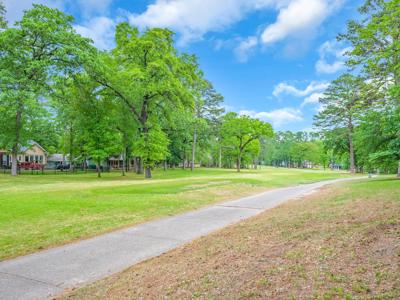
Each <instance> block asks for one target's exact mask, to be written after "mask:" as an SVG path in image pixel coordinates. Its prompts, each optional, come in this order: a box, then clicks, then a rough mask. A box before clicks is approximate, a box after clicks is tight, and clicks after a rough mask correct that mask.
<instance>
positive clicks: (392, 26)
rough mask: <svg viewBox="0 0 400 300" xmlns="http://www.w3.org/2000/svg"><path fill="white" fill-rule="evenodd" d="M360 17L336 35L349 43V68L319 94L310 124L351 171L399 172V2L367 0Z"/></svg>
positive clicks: (399, 174)
mask: <svg viewBox="0 0 400 300" xmlns="http://www.w3.org/2000/svg"><path fill="white" fill-rule="evenodd" d="M360 13H361V15H362V17H361V21H350V22H349V23H348V30H347V32H346V33H345V34H341V35H339V37H338V38H339V40H342V41H346V42H348V43H349V44H351V46H352V47H351V50H350V51H348V53H347V57H348V61H347V65H348V67H349V72H348V73H346V74H343V75H342V76H340V77H339V78H337V79H336V80H334V81H333V82H332V83H331V85H330V87H329V88H328V89H327V90H326V92H325V94H324V96H323V97H322V98H321V99H320V103H321V105H322V110H321V112H320V113H319V114H318V115H317V116H315V125H316V126H317V127H318V128H320V129H321V133H322V135H323V138H324V142H325V145H326V147H327V148H329V149H332V150H333V152H334V153H335V154H336V155H342V156H343V155H345V156H347V157H348V159H349V168H350V171H351V172H353V173H354V172H356V171H357V170H368V171H371V170H373V169H383V170H386V171H388V172H390V171H393V170H395V169H396V167H397V174H398V176H399V177H400V6H399V1H397V0H391V1H384V0H368V1H367V2H366V3H365V5H363V6H362V7H361V8H360Z"/></svg>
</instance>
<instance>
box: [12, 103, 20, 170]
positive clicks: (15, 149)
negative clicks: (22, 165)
mask: <svg viewBox="0 0 400 300" xmlns="http://www.w3.org/2000/svg"><path fill="white" fill-rule="evenodd" d="M21 120H22V107H21V103H20V105H19V106H18V110H17V114H16V116H15V141H14V145H13V147H12V150H11V159H12V162H11V175H12V176H17V173H18V146H19V139H20V134H21V133H20V131H21Z"/></svg>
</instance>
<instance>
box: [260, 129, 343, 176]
mask: <svg viewBox="0 0 400 300" xmlns="http://www.w3.org/2000/svg"><path fill="white" fill-rule="evenodd" d="M261 149H262V151H261V155H260V157H261V159H262V161H263V162H264V163H265V164H267V165H271V166H276V167H288V168H305V167H306V168H313V167H317V166H321V167H323V168H324V169H325V168H327V167H328V166H330V167H334V166H335V165H339V164H340V163H341V161H340V160H339V159H338V158H337V157H335V156H334V155H333V153H332V152H331V151H329V150H327V149H325V147H324V144H323V142H322V141H321V139H320V137H319V134H317V133H313V132H302V131H299V132H296V133H293V132H291V131H285V132H277V133H276V134H275V136H274V137H272V138H268V139H262V146H261Z"/></svg>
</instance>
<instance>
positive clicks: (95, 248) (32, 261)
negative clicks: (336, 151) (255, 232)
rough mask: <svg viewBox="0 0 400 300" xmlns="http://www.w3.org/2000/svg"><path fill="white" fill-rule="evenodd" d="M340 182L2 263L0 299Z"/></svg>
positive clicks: (88, 276)
mask: <svg viewBox="0 0 400 300" xmlns="http://www.w3.org/2000/svg"><path fill="white" fill-rule="evenodd" d="M353 179H360V177H358V178H346V179H336V180H329V181H322V182H316V183H312V184H304V185H298V186H294V187H288V188H280V189H274V190H271V191H267V192H264V193H261V194H258V195H255V196H250V197H246V198H242V199H239V200H234V201H229V202H224V203H220V204H216V205H213V206H209V207H206V208H203V209H199V210H196V211H192V212H189V213H185V214H181V215H176V216H173V217H168V218H164V219H161V220H156V221H152V222H148V223H144V224H141V225H137V226H134V227H130V228H127V229H123V230H119V231H115V232H112V233H108V234H104V235H101V236H97V237H94V238H91V239H87V240H83V241H80V242H76V243H72V244H69V245H65V246H61V247H57V248H52V249H49V250H45V251H41V252H38V253H33V254H30V255H27V256H22V257H18V258H15V259H12V260H7V261H4V262H1V263H0V299H2V300H8V299H46V298H51V297H52V296H53V297H54V296H55V295H57V294H59V293H61V292H63V291H64V290H65V289H67V288H72V287H76V286H82V285H84V284H87V283H90V282H93V281H95V280H98V279H100V278H103V277H105V276H108V275H110V274H113V273H116V272H119V271H122V270H124V269H125V268H127V267H129V266H132V265H134V264H135V263H138V262H139V261H142V260H144V259H147V258H151V257H154V256H157V255H160V254H162V253H164V252H166V251H168V250H171V249H173V248H175V247H178V246H180V245H183V244H185V243H187V242H189V241H191V240H193V239H195V238H198V237H201V236H203V235H206V234H208V233H210V232H212V231H215V230H217V229H220V228H223V227H225V226H227V225H230V224H233V223H236V222H239V221H241V220H244V219H246V218H249V217H251V216H254V215H257V214H259V213H261V212H263V211H265V210H267V209H270V208H272V207H275V206H277V205H279V204H281V203H283V202H285V201H288V200H290V199H294V198H297V197H301V196H304V195H306V194H308V193H310V192H312V191H313V190H315V189H318V188H320V187H322V186H325V185H328V184H332V183H336V182H341V181H347V180H353Z"/></svg>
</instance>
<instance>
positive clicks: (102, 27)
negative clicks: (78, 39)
mask: <svg viewBox="0 0 400 300" xmlns="http://www.w3.org/2000/svg"><path fill="white" fill-rule="evenodd" d="M115 26H116V22H115V21H114V20H112V19H110V18H107V17H95V18H92V19H90V20H89V21H88V22H86V23H84V24H83V25H75V26H74V27H75V30H76V31H77V32H78V33H79V34H81V35H82V36H84V37H88V38H90V39H92V40H93V42H94V44H95V46H96V47H98V48H99V49H103V50H105V49H110V48H112V47H113V46H114V32H115Z"/></svg>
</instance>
